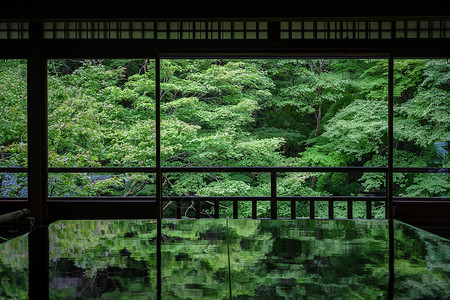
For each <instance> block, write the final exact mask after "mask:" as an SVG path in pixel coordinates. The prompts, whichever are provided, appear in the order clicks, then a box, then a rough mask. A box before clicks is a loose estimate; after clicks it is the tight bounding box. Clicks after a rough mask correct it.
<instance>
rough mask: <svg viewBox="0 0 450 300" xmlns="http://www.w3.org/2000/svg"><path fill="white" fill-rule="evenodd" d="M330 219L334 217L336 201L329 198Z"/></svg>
mask: <svg viewBox="0 0 450 300" xmlns="http://www.w3.org/2000/svg"><path fill="white" fill-rule="evenodd" d="M328 219H334V201H333V200H328Z"/></svg>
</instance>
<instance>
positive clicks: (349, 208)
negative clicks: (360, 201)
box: [347, 200, 353, 219]
mask: <svg viewBox="0 0 450 300" xmlns="http://www.w3.org/2000/svg"><path fill="white" fill-rule="evenodd" d="M347 218H348V219H353V201H352V200H347Z"/></svg>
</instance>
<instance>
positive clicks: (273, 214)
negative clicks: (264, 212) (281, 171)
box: [270, 171, 278, 219]
mask: <svg viewBox="0 0 450 300" xmlns="http://www.w3.org/2000/svg"><path fill="white" fill-rule="evenodd" d="M270 196H271V199H270V218H271V219H277V218H278V217H277V172H276V171H272V172H270Z"/></svg>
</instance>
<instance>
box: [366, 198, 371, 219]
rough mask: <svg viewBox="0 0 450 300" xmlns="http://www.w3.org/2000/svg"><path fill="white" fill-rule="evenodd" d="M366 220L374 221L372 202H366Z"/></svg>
mask: <svg viewBox="0 0 450 300" xmlns="http://www.w3.org/2000/svg"><path fill="white" fill-rule="evenodd" d="M366 219H372V201H366Z"/></svg>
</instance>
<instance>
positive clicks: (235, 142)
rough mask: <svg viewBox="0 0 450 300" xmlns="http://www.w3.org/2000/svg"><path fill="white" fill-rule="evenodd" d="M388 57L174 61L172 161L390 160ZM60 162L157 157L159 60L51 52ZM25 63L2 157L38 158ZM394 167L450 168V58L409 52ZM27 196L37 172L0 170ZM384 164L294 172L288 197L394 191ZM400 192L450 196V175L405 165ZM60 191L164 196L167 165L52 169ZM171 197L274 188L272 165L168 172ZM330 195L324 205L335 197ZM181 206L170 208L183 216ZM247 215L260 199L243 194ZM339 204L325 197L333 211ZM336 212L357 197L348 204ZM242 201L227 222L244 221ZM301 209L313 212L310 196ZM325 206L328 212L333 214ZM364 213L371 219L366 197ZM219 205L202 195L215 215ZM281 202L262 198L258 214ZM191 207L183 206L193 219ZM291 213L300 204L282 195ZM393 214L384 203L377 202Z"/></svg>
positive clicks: (166, 130) (281, 178)
mask: <svg viewBox="0 0 450 300" xmlns="http://www.w3.org/2000/svg"><path fill="white" fill-rule="evenodd" d="M387 71H388V62H387V60H385V59H368V58H364V59H363V58H361V59H328V58H326V59H221V58H218V59H216V58H214V59H162V60H161V71H160V74H161V93H160V95H157V97H159V100H160V103H161V111H160V114H161V165H162V166H163V167H167V166H179V167H186V166H230V167H235V166H239V167H242V166H330V167H343V166H372V167H379V166H386V165H387V142H388V138H387V97H388V91H387ZM48 72H49V73H48V110H49V113H48V138H49V140H48V141H49V149H48V152H49V153H48V155H49V156H48V162H49V163H48V164H49V167H101V166H128V167H146V166H155V159H156V140H155V131H156V124H155V115H156V112H155V103H156V99H155V62H154V60H152V59H141V60H108V59H103V60H99V59H95V60H94V59H90V60H75V59H65V60H49V61H48ZM26 73H27V70H26V62H25V61H21V60H2V61H0V127H1V131H0V154H1V157H0V166H3V167H6V166H9V167H11V166H26V165H27V151H28V149H27V125H26V120H27V117H26V91H27V90H26ZM394 81H395V88H394V103H395V108H394V109H395V111H394V142H395V145H394V146H395V152H394V166H396V167H449V160H448V141H449V140H450V133H449V127H450V118H449V114H448V112H449V111H450V63H449V62H448V61H447V60H410V59H404V60H396V61H395V73H394ZM0 176H1V177H0V183H1V186H0V194H1V195H2V196H26V195H27V179H26V175H25V174H11V173H10V174H1V175H0ZM384 182H385V175H384V174H383V173H344V172H336V173H282V174H279V175H278V178H277V192H278V195H280V196H294V195H300V196H328V195H334V196H373V195H384V194H385V186H384ZM394 184H395V195H396V196H414V197H448V196H450V192H449V186H450V184H449V181H448V176H447V174H419V173H410V174H407V173H396V174H395V176H394ZM48 190H49V196H98V195H120V196H141V195H145V196H154V195H155V174H142V173H141V174H138V173H136V174H134V173H126V174H111V173H109V174H108V173H105V174H86V173H76V174H50V175H49V189H48ZM163 195H164V196H205V197H208V196H269V195H270V176H269V174H265V173H254V172H252V173H250V172H249V173H198V174H193V173H170V174H166V173H164V174H163ZM322 204H323V205H322ZM175 205H176V203H175V202H172V201H168V202H165V203H164V215H165V216H167V217H170V216H174V213H175ZM239 205H240V207H239V217H249V216H250V215H251V203H250V202H245V201H243V202H240V203H239ZM326 205H327V203H321V202H319V203H318V204H317V209H316V214H317V217H326V216H327V210H326V209H325V208H326ZM334 205H335V209H334V211H335V216H336V217H345V216H346V203H339V202H335V204H334ZM231 206H232V205H231V203H230V202H226V201H223V202H221V203H220V207H221V212H220V215H221V217H230V216H232V210H231V209H230V207H231ZM297 206H298V207H297V213H298V217H306V216H308V207H307V205H306V204H305V203H303V202H298V203H297ZM321 207H323V209H321ZM353 209H354V213H353V215H354V217H364V216H365V213H366V212H365V207H363V203H355V204H354V208H353ZM211 211H212V204H211V203H210V202H208V201H205V202H204V203H203V204H202V211H201V213H202V216H203V217H207V216H208V215H210V214H211ZM269 211H270V204H269V203H268V202H267V201H262V202H261V203H258V212H257V213H258V217H268V216H269ZM194 212H195V207H194V206H193V205H190V203H189V202H186V205H185V206H184V207H183V215H185V216H188V217H189V216H193V214H194ZM278 215H279V217H289V203H284V202H280V203H278ZM373 215H374V216H375V217H383V216H384V203H383V202H376V203H374V206H373Z"/></svg>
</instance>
